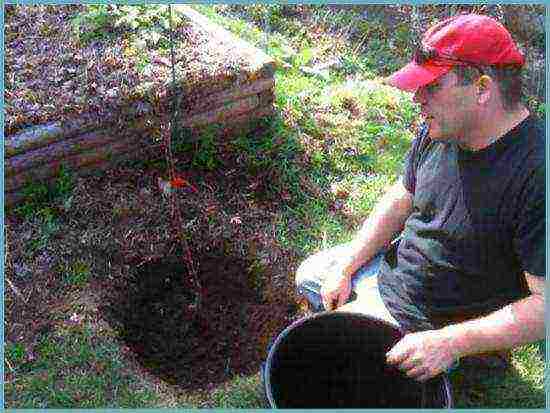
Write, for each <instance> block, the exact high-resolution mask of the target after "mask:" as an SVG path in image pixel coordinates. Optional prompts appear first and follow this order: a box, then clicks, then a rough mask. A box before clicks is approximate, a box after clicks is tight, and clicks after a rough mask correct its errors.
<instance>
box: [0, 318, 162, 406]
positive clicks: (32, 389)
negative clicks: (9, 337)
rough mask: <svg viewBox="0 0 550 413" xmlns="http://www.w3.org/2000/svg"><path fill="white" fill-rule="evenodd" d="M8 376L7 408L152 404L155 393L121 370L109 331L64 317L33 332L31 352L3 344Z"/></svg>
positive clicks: (14, 345)
mask: <svg viewBox="0 0 550 413" xmlns="http://www.w3.org/2000/svg"><path fill="white" fill-rule="evenodd" d="M6 348H7V351H6V359H7V361H8V363H10V365H12V366H16V367H14V368H12V371H11V373H12V377H13V378H12V380H10V381H7V382H6V383H5V396H6V399H7V400H9V405H10V407H12V408H46V407H48V408H68V407H74V406H79V407H82V408H106V407H133V408H136V407H153V406H156V402H157V401H158V398H157V396H156V394H155V393H154V392H153V391H151V390H147V389H143V388H139V387H140V386H139V383H138V382H136V379H135V378H133V377H132V376H130V375H129V374H128V373H125V366H124V365H123V362H122V358H121V355H120V347H119V344H118V343H117V341H116V340H115V338H114V337H110V336H109V335H106V334H103V335H98V334H97V332H94V331H92V330H91V329H90V328H89V327H88V326H87V325H86V324H85V322H82V323H81V324H79V323H78V322H77V321H74V322H73V321H71V320H64V323H63V324H60V325H58V326H56V327H55V329H54V330H53V331H51V332H49V333H45V334H42V336H41V337H39V338H38V342H37V344H36V347H35V348H34V349H33V354H32V355H30V354H28V355H25V354H24V353H23V349H22V348H21V346H18V345H17V343H9V342H8V343H7V344H6Z"/></svg>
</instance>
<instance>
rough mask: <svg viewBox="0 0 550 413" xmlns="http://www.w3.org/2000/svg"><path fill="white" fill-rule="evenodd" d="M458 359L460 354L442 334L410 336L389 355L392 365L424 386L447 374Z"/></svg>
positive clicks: (436, 331)
mask: <svg viewBox="0 0 550 413" xmlns="http://www.w3.org/2000/svg"><path fill="white" fill-rule="evenodd" d="M456 358H457V351H456V350H455V349H454V348H453V346H452V343H451V340H450V339H449V337H448V336H447V335H446V334H445V333H444V331H443V330H429V331H422V332H419V333H411V334H407V335H405V337H403V338H402V339H401V340H400V341H399V342H398V343H397V344H396V345H395V346H393V348H392V349H391V350H390V351H389V352H388V353H387V354H386V361H387V362H388V363H389V364H394V365H397V367H398V368H399V369H401V370H402V371H404V372H405V374H406V375H407V376H409V377H412V378H414V379H416V380H418V381H421V382H423V381H426V380H428V379H430V378H432V377H435V376H437V375H438V374H439V373H441V372H443V371H445V370H447V369H448V368H449V367H451V366H452V365H453V364H454V362H455V361H456Z"/></svg>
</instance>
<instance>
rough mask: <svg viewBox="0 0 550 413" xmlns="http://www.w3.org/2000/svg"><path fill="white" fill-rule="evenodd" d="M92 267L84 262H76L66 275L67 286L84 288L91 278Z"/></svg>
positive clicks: (64, 278)
mask: <svg viewBox="0 0 550 413" xmlns="http://www.w3.org/2000/svg"><path fill="white" fill-rule="evenodd" d="M90 275H91V272H90V266H89V265H88V263H86V262H85V261H82V260H78V261H75V262H74V263H73V264H72V265H71V266H70V267H69V268H68V269H67V270H66V271H65V273H64V277H63V280H64V283H65V285H69V286H73V287H77V288H78V287H83V286H84V285H86V284H87V283H88V280H89V278H90Z"/></svg>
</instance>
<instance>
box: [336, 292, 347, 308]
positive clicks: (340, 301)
mask: <svg viewBox="0 0 550 413" xmlns="http://www.w3.org/2000/svg"><path fill="white" fill-rule="evenodd" d="M347 299H348V297H346V296H345V294H344V293H340V294H338V307H342V306H343V305H344V304H346V300H347Z"/></svg>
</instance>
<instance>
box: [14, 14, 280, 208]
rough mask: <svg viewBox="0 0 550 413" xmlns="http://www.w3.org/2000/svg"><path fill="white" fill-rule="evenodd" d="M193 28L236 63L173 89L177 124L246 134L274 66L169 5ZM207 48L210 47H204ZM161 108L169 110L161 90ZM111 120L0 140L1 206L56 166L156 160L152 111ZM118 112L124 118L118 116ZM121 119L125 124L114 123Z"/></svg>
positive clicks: (127, 112) (85, 167)
mask: <svg viewBox="0 0 550 413" xmlns="http://www.w3.org/2000/svg"><path fill="white" fill-rule="evenodd" d="M175 8H176V11H177V12H179V13H182V14H183V16H184V18H187V19H189V20H190V21H191V22H192V23H193V24H194V25H196V26H198V27H200V28H201V29H202V30H205V31H207V32H208V35H209V37H208V38H209V45H210V44H211V46H212V47H213V48H214V49H216V53H217V54H218V55H221V56H223V55H224V54H225V53H227V54H231V56H233V57H234V56H235V55H236V54H237V55H238V58H239V60H240V61H241V62H242V65H241V66H240V67H239V68H238V70H236V71H235V72H233V73H213V74H212V76H210V77H204V76H202V77H200V78H198V79H193V80H191V81H190V80H189V79H185V81H186V83H185V84H182V85H181V89H180V90H179V91H178V92H179V93H180V96H181V105H180V108H179V113H180V114H181V121H182V125H183V126H184V127H186V128H189V129H190V130H191V131H192V132H193V133H192V134H191V137H190V138H189V139H191V140H198V139H200V134H201V131H202V130H204V129H205V128H206V127H209V126H210V125H217V126H218V131H219V132H220V136H228V135H235V134H238V133H243V132H247V131H249V130H250V128H251V127H252V126H253V125H254V124H255V121H257V120H258V119H260V118H263V117H267V116H271V115H272V114H273V99H274V78H273V74H274V61H273V60H272V59H271V58H270V57H269V56H267V55H266V54H264V53H263V52H262V51H260V50H258V49H256V48H254V47H253V46H251V45H250V44H248V43H246V42H244V41H243V40H241V39H238V38H236V37H235V36H234V35H232V34H231V33H229V32H228V31H226V30H224V29H223V28H221V27H219V26H217V25H215V24H213V23H212V22H210V21H209V20H208V19H206V18H205V17H204V16H202V15H200V14H199V13H197V12H196V11H194V10H192V9H190V8H189V7H187V6H183V5H178V6H175ZM210 42H211V43H210ZM162 99H163V102H161V103H160V106H164V107H170V105H171V99H172V98H171V96H170V94H169V93H168V91H167V90H166V91H165V92H164V93H163V94H162ZM116 112H117V115H116V119H115V118H113V119H102V120H99V121H98V120H97V119H96V118H95V117H94V116H91V115H90V116H85V115H84V116H81V117H79V118H78V119H73V120H71V121H64V122H52V123H48V124H44V125H37V126H34V127H31V128H28V129H26V130H23V131H22V132H20V133H17V134H15V135H11V136H7V137H6V138H5V142H4V144H5V159H4V161H5V163H4V171H5V172H4V174H5V175H4V178H5V179H4V182H5V199H6V204H7V205H8V206H10V205H14V204H17V203H18V202H20V201H21V200H22V199H23V193H22V188H23V187H24V186H25V184H26V183H28V182H50V181H52V180H53V179H55V177H56V176H57V175H58V172H59V168H60V166H61V165H64V166H66V167H68V169H69V170H70V171H71V172H72V173H74V174H76V175H78V176H83V175H86V174H90V173H94V172H97V171H105V170H107V169H109V168H112V167H113V166H115V165H116V164H118V163H120V162H121V161H126V160H132V159H145V158H149V159H150V158H156V157H160V156H163V151H162V150H161V149H162V148H161V145H160V140H159V138H158V136H156V137H155V136H152V134H151V133H152V130H153V128H152V125H157V126H158V124H159V121H160V120H159V118H158V115H157V114H156V111H155V110H154V108H153V107H152V105H151V104H150V103H148V102H147V101H146V100H143V101H139V100H137V101H135V102H133V103H132V105H131V106H129V107H127V108H122V109H121V108H117V110H116ZM121 113H122V114H123V116H121ZM121 119H124V122H123V123H121Z"/></svg>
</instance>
